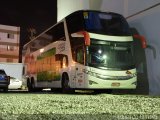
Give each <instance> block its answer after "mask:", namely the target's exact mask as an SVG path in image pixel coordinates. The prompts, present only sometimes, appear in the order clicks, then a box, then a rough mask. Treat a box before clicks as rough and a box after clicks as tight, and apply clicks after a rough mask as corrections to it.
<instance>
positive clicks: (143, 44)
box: [133, 35, 147, 48]
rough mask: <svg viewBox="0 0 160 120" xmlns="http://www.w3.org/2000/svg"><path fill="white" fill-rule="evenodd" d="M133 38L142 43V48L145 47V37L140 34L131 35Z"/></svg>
mask: <svg viewBox="0 0 160 120" xmlns="http://www.w3.org/2000/svg"><path fill="white" fill-rule="evenodd" d="M133 38H135V39H139V40H140V41H141V43H142V48H147V43H146V39H145V37H144V36H141V35H133Z"/></svg>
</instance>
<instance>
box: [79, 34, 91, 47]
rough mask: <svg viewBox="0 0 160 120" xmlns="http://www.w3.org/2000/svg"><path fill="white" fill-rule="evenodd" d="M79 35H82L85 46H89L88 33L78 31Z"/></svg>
mask: <svg viewBox="0 0 160 120" xmlns="http://www.w3.org/2000/svg"><path fill="white" fill-rule="evenodd" d="M79 33H80V34H83V36H84V41H85V45H86V46H90V41H91V40H90V36H89V33H88V32H87V31H80V32H79Z"/></svg>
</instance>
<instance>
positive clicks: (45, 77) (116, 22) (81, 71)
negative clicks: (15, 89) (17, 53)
mask: <svg viewBox="0 0 160 120" xmlns="http://www.w3.org/2000/svg"><path fill="white" fill-rule="evenodd" d="M133 45H134V44H133V36H132V34H131V32H130V28H129V25H128V23H127V21H126V20H125V18H124V17H123V16H122V15H119V14H116V13H112V12H101V11H92V10H80V11H76V12H74V13H72V14H70V15H68V16H67V17H65V18H64V19H63V20H61V21H60V22H58V23H57V24H55V25H53V26H51V27H50V28H48V29H47V30H45V31H44V32H43V33H41V34H40V35H38V36H37V37H35V38H34V39H32V40H31V41H30V42H28V43H27V44H25V45H24V49H26V53H25V59H24V63H25V64H26V73H27V86H28V89H29V91H35V90H40V89H42V88H51V89H52V90H53V89H55V88H61V89H62V90H63V91H64V92H66V91H70V90H75V89H92V90H106V89H135V88H136V85H137V74H136V68H135V62H134V49H133V47H134V46H133Z"/></svg>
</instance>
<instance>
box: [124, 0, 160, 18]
mask: <svg viewBox="0 0 160 120" xmlns="http://www.w3.org/2000/svg"><path fill="white" fill-rule="evenodd" d="M126 1H128V16H130V15H132V14H135V13H137V12H139V11H141V10H144V9H146V8H148V7H150V6H153V5H155V4H156V3H159V2H160V1H159V0H126Z"/></svg>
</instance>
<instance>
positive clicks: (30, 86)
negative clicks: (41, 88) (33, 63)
mask: <svg viewBox="0 0 160 120" xmlns="http://www.w3.org/2000/svg"><path fill="white" fill-rule="evenodd" d="M27 88H28V92H32V85H31V82H30V80H29V79H27Z"/></svg>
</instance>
